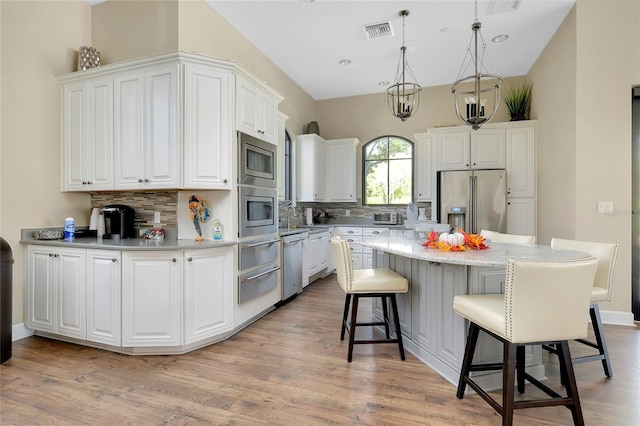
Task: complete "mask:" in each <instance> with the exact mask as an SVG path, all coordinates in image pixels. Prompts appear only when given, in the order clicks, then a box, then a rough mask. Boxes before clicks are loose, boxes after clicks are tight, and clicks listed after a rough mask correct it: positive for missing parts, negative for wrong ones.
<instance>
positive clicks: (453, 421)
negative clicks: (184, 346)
mask: <svg viewBox="0 0 640 426" xmlns="http://www.w3.org/2000/svg"><path fill="white" fill-rule="evenodd" d="M343 303H344V294H343V293H342V291H341V290H340V288H339V287H338V284H337V283H336V282H335V279H334V276H330V277H328V278H327V279H324V280H321V281H316V282H315V283H313V284H311V285H310V286H308V287H307V288H305V291H304V292H303V293H302V294H300V295H299V296H298V297H297V298H295V299H294V300H293V301H291V302H290V303H288V304H286V305H284V306H282V307H280V308H278V309H277V310H276V311H274V312H272V313H270V314H269V315H267V316H266V317H265V318H263V319H261V320H260V321H258V322H257V323H255V324H253V325H251V326H250V327H248V328H246V329H245V330H243V331H242V332H240V333H238V334H236V335H235V336H234V337H233V338H231V339H230V340H227V341H225V342H222V343H218V344H215V345H212V346H210V347H207V348H204V349H201V350H198V351H195V352H192V353H189V354H186V355H181V356H127V355H119V354H115V353H111V352H107V351H102V350H98V349H91V348H86V347H82V346H77V345H72V344H67V343H62V342H57V341H54V340H49V339H44V338H40V337H30V338H27V339H22V340H20V341H17V342H14V344H13V357H12V358H11V360H9V361H8V362H6V363H5V364H3V365H2V366H1V367H0V375H1V385H2V387H1V398H0V404H1V405H0V424H2V425H27V424H29V425H30V424H46V425H53V424H69V425H70V424H73V425H124V424H135V425H144V424H154V425H155V424H195V423H202V424H220V425H260V424H269V425H316V424H359V425H403V426H404V425H497V424H500V417H499V416H498V415H497V414H496V413H495V412H494V411H493V409H491V408H490V407H489V405H487V404H486V403H485V402H484V401H482V400H481V399H480V398H479V397H478V396H475V395H470V396H466V397H465V398H464V399H462V400H458V399H456V397H455V387H454V386H453V385H451V384H450V383H448V382H445V381H444V380H443V379H442V378H441V377H440V376H439V375H438V374H437V373H435V372H434V371H432V370H431V369H430V368H429V367H427V366H426V365H424V364H422V363H421V362H420V361H418V360H417V359H416V358H415V357H414V356H412V355H411V354H407V360H406V361H404V362H403V361H400V358H399V356H398V351H397V346H396V345H360V346H356V348H355V351H354V358H353V362H352V363H347V361H346V354H347V347H346V345H345V343H344V342H341V341H340V339H339V331H340V317H341V310H342V306H343ZM361 312H370V305H369V306H367V305H365V306H361ZM605 331H606V336H607V340H608V343H609V346H610V352H611V356H612V361H613V372H614V377H613V378H612V379H610V380H607V379H606V378H605V377H604V375H603V374H602V369H601V365H600V363H586V364H580V365H577V366H576V375H577V377H578V387H579V392H580V397H581V401H582V405H583V412H584V416H585V420H586V422H587V424H588V425H607V426H610V425H634V426H637V425H639V424H640V329H639V328H637V327H636V328H633V327H616V326H605ZM573 348H575V349H576V350H575V352H576V353H577V352H579V351H578V349H580V348H578V347H576V346H574V345H572V349H573ZM554 358H555V357H553V356H551V357H549V356H548V355H544V359H545V363H547V364H548V369H549V380H548V381H547V382H549V383H555V382H556V381H557V378H558V374H557V362H556V360H555V359H554ZM556 387H557V386H556ZM529 391H530V386H527V394H525V395H528V392H529ZM531 393H532V394H533V390H531ZM571 423H572V421H571V415H570V413H569V411H568V410H567V409H566V408H561V407H552V408H535V409H528V410H519V411H517V412H516V415H515V424H516V425H563V424H571Z"/></svg>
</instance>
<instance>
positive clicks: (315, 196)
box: [296, 135, 325, 202]
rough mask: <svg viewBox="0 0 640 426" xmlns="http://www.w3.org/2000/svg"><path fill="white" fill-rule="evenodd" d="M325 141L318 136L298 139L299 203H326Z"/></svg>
mask: <svg viewBox="0 0 640 426" xmlns="http://www.w3.org/2000/svg"><path fill="white" fill-rule="evenodd" d="M324 145H325V140H324V139H322V138H321V137H320V136H318V135H299V136H297V137H296V173H297V180H296V185H297V188H296V191H297V193H298V195H297V199H298V201H305V202H313V201H324V195H325V192H324V186H325V185H324V180H325V178H324V155H325V153H324V151H325V146H324Z"/></svg>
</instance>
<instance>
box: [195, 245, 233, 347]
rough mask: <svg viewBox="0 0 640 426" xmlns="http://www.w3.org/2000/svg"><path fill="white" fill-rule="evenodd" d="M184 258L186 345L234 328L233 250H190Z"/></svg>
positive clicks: (228, 248)
mask: <svg viewBox="0 0 640 426" xmlns="http://www.w3.org/2000/svg"><path fill="white" fill-rule="evenodd" d="M184 258H185V264H184V265H185V269H184V298H185V312H184V344H185V345H188V344H190V343H194V342H198V341H200V340H204V339H207V338H211V337H214V336H216V335H220V334H222V333H224V332H226V331H229V330H231V328H232V325H233V324H232V321H231V320H232V312H233V306H231V302H232V300H233V289H232V288H231V286H232V284H233V250H232V249H231V248H230V247H225V248H220V249H210V250H187V251H185V253H184Z"/></svg>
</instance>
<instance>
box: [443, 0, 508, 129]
mask: <svg viewBox="0 0 640 426" xmlns="http://www.w3.org/2000/svg"><path fill="white" fill-rule="evenodd" d="M481 27H482V24H481V23H480V21H478V0H476V2H475V20H474V21H473V24H471V30H472V31H473V34H472V36H471V40H470V41H469V46H468V47H467V54H466V55H465V58H464V60H463V62H462V66H461V67H460V72H459V73H458V79H457V80H456V81H455V82H454V83H453V84H452V85H451V93H453V101H454V104H455V109H456V115H457V117H458V119H459V120H460V121H461V122H463V123H464V124H469V125H471V127H472V128H473V129H474V130H478V129H479V128H480V126H481V125H482V124H484V123H486V122H488V121H489V120H491V119H492V118H493V115H494V114H495V113H496V111H497V110H498V105H499V102H500V86H501V85H502V78H501V77H499V76H497V75H495V74H490V73H489V72H488V71H487V69H486V67H485V65H484V61H485V50H486V47H487V45H486V44H485V42H484V39H483V38H482V33H481V32H480V28H481ZM472 43H473V52H472V51H471V45H472ZM480 43H481V47H482V56H481V57H479V56H478V45H479V44H480ZM472 63H473V66H474V74H473V75H467V76H466V77H461V76H462V75H463V74H464V73H466V70H467V68H468V67H469V66H470V65H471V64H472ZM487 100H489V104H487ZM488 112H489V113H488Z"/></svg>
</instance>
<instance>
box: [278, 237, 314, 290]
mask: <svg viewBox="0 0 640 426" xmlns="http://www.w3.org/2000/svg"><path fill="white" fill-rule="evenodd" d="M308 237H309V233H308V232H301V233H299V234H292V235H286V236H283V237H282V300H283V301H286V300H288V299H289V298H291V297H293V296H295V295H297V294H298V293H300V292H302V244H303V240H304V239H305V238H308Z"/></svg>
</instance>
